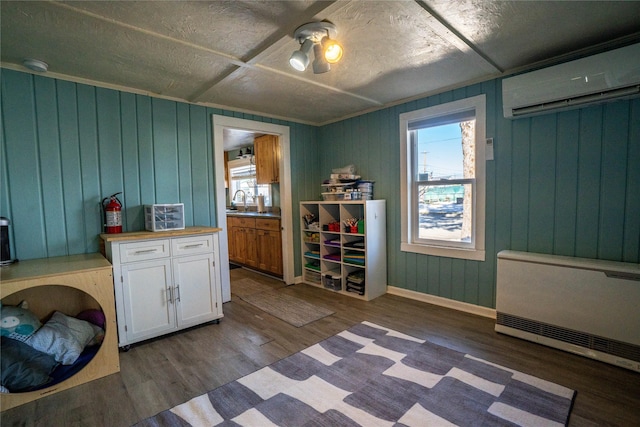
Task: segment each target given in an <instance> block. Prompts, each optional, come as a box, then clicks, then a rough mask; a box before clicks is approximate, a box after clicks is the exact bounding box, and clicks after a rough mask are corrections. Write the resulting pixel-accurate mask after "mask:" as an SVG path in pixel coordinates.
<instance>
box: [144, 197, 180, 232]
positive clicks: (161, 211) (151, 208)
mask: <svg viewBox="0 0 640 427" xmlns="http://www.w3.org/2000/svg"><path fill="white" fill-rule="evenodd" d="M144 227H145V229H146V230H147V231H169V230H182V229H184V203H174V204H155V205H144Z"/></svg>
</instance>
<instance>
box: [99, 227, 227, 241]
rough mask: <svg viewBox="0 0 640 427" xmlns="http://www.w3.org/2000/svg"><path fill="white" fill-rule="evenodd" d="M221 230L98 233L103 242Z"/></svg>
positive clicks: (194, 228) (207, 232)
mask: <svg viewBox="0 0 640 427" xmlns="http://www.w3.org/2000/svg"><path fill="white" fill-rule="evenodd" d="M219 231H222V228H218V227H186V228H185V229H183V230H166V231H131V232H128V233H115V234H106V233H103V234H101V235H100V238H101V239H102V240H104V241H105V242H122V241H127V240H143V239H163V238H165V237H179V236H186V235H193V234H211V233H217V232H219Z"/></svg>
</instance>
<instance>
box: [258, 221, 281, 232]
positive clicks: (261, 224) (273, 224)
mask: <svg viewBox="0 0 640 427" xmlns="http://www.w3.org/2000/svg"><path fill="white" fill-rule="evenodd" d="M256 228H257V229H258V230H270V231H280V220H279V219H267V218H257V219H256Z"/></svg>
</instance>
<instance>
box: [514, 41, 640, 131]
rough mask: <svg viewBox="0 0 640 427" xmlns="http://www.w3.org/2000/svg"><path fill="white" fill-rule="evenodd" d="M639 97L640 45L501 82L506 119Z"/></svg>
mask: <svg viewBox="0 0 640 427" xmlns="http://www.w3.org/2000/svg"><path fill="white" fill-rule="evenodd" d="M639 95H640V43H637V44H633V45H630V46H626V47H622V48H619V49H615V50H611V51H609V52H604V53H600V54H597V55H593V56H589V57H586V58H581V59H577V60H575V61H571V62H566V63H564V64H560V65H555V66H552V67H548V68H543V69H540V70H536V71H532V72H529V73H525V74H520V75H517V76H514V77H508V78H505V79H503V80H502V107H503V110H504V116H505V117H506V118H511V119H515V118H519V117H525V116H533V115H538V114H544V113H546V112H549V111H561V110H568V109H572V108H577V107H584V106H586V105H591V104H596V103H601V102H605V101H609V100H613V99H620V98H624V97H627V98H628V97H633V96H639Z"/></svg>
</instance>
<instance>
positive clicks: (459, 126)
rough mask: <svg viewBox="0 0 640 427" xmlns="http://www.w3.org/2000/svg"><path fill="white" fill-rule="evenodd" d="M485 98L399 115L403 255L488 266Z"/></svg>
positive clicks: (477, 97) (463, 100) (464, 100)
mask: <svg viewBox="0 0 640 427" xmlns="http://www.w3.org/2000/svg"><path fill="white" fill-rule="evenodd" d="M485 143H486V140H485V96H484V95H479V96H475V97H472V98H467V99H462V100H459V101H454V102H450V103H446V104H440V105H436V106H433V107H428V108H424V109H422V110H418V111H412V112H409V113H404V114H401V115H400V144H401V162H402V164H401V173H402V177H401V180H400V182H401V191H402V193H401V211H402V241H401V246H400V248H401V250H402V251H405V252H416V253H422V254H428V255H437V256H446V257H453V258H463V259H473V260H482V261H484V258H485V252H484V218H485V214H484V212H485V163H484V162H485V156H484V151H485Z"/></svg>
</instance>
